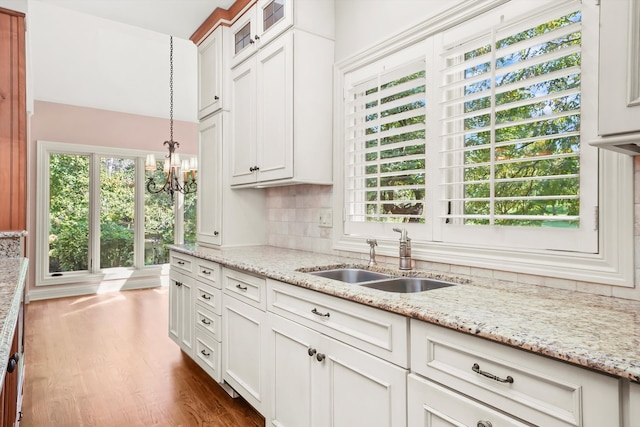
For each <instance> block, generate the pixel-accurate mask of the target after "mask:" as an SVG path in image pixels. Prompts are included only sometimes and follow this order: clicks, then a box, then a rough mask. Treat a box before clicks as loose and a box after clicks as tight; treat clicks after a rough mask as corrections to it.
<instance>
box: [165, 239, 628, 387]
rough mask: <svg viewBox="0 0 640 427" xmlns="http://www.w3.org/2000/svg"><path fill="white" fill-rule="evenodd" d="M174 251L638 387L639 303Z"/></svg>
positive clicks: (280, 253)
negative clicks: (418, 284) (421, 287)
mask: <svg viewBox="0 0 640 427" xmlns="http://www.w3.org/2000/svg"><path fill="white" fill-rule="evenodd" d="M171 249H173V250H176V251H178V252H182V253H185V254H189V255H194V256H196V257H199V258H203V259H208V260H211V261H214V262H217V263H220V264H222V265H225V266H227V267H231V268H236V269H241V270H245V271H247V272H250V273H256V274H259V275H263V276H266V277H269V278H272V279H275V280H279V281H282V282H287V283H291V284H294V285H297V286H300V287H304V288H308V289H313V290H316V291H319V292H323V293H326V294H330V295H334V296H337V297H340V298H344V299H348V300H351V301H356V302H358V303H362V304H366V305H369V306H372V307H377V308H380V309H383V310H387V311H390V312H394V313H398V314H402V315H405V316H408V317H410V318H414V319H419V320H423V321H426V322H430V323H434V324H438V325H442V326H445V327H447V328H450V329H454V330H458V331H461V332H465V333H469V334H472V335H476V336H480V337H483V338H486V339H489V340H492V341H496V342H499V343H503V344H507V345H510V346H513V347H516V348H520V349H524V350H529V351H532V352H534V353H537V354H541V355H545V356H549V357H551V358H555V359H559V360H563V361H567V362H569V363H572V364H575V365H579V366H583V367H587V368H591V369H594V370H596V371H599V372H602V373H607V374H610V375H614V376H617V377H622V378H629V379H631V380H632V381H636V382H640V302H639V301H632V300H625V299H618V298H611V297H605V296H599V295H592V294H587V293H580V292H572V291H565V290H560V289H552V288H547V287H541V286H534V285H521V284H507V283H494V282H492V281H490V280H489V279H475V278H474V279H470V278H468V277H461V276H455V275H443V274H438V275H433V274H430V273H429V272H420V271H415V270H414V271H412V272H410V274H411V275H416V276H422V277H434V278H439V279H444V280H449V281H453V282H456V283H460V286H450V287H446V288H441V289H437V290H432V291H428V292H418V293H409V294H397V293H391V292H383V291H378V290H375V289H368V288H364V287H361V286H358V285H353V284H346V283H342V282H338V281H335V280H330V279H325V278H322V277H317V276H313V275H310V274H308V273H306V272H303V271H313V270H320V269H326V267H330V266H333V267H339V266H355V265H358V266H363V265H366V262H363V261H362V260H359V259H356V258H353V259H351V258H344V257H337V256H330V255H323V254H316V253H311V252H304V251H296V250H290V249H282V248H276V247H270V246H257V247H243V248H230V249H210V248H204V247H199V246H195V245H174V246H171ZM376 269H377V270H380V271H384V272H390V273H393V274H397V275H401V274H405V275H406V272H401V271H399V270H393V269H391V270H389V269H384V268H376ZM299 270H302V271H299Z"/></svg>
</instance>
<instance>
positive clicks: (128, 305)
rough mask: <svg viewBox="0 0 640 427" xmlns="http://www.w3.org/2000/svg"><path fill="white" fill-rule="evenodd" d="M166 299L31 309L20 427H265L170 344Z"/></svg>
mask: <svg viewBox="0 0 640 427" xmlns="http://www.w3.org/2000/svg"><path fill="white" fill-rule="evenodd" d="M167 307H168V291H167V289H166V288H155V289H146V290H136V291H125V292H118V293H108V294H100V295H92V296H83V297H73V298H64V299H55V300H46V301H35V302H32V303H30V304H28V305H27V308H26V328H25V329H26V331H25V339H26V343H25V352H26V355H25V363H26V368H25V384H24V400H23V404H22V413H23V416H22V421H21V423H20V425H21V427H30V426H38V427H40V426H47V427H48V426H56V427H66V426H73V427H75V426H105V427H112V426H113V427H120V426H123V427H124V426H127V427H129V426H131V427H134V426H145V427H146V426H224V427H254V426H255V427H257V426H260V427H262V426H264V418H262V417H261V416H260V415H259V414H258V413H257V412H255V411H254V410H253V408H251V406H249V404H247V403H246V402H245V401H243V400H242V399H241V398H238V399H232V398H231V397H230V396H229V395H228V394H227V393H225V392H224V391H223V390H222V389H221V388H220V387H219V386H218V385H217V384H216V382H215V381H213V380H212V379H211V378H210V377H209V376H208V375H207V374H206V373H204V371H202V370H201V369H200V367H199V366H197V365H196V364H195V362H193V361H192V360H191V359H189V357H188V356H185V355H183V354H182V352H181V351H180V349H179V347H178V346H177V345H176V344H175V343H174V342H173V341H171V340H170V339H169V338H168V336H167Z"/></svg>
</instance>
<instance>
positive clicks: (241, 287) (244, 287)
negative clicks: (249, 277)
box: [236, 283, 247, 291]
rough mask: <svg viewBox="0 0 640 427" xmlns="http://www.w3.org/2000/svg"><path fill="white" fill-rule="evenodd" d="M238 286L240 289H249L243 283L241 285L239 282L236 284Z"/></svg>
mask: <svg viewBox="0 0 640 427" xmlns="http://www.w3.org/2000/svg"><path fill="white" fill-rule="evenodd" d="M236 288H238V289H240V290H241V291H246V290H247V287H246V286H242V285H241V284H239V283H238V284H237V285H236Z"/></svg>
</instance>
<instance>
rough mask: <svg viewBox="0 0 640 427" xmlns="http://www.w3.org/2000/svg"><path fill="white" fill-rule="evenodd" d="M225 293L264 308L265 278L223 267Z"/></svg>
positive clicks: (261, 308)
mask: <svg viewBox="0 0 640 427" xmlns="http://www.w3.org/2000/svg"><path fill="white" fill-rule="evenodd" d="M223 275H224V277H223V283H224V291H225V293H226V294H228V295H231V296H233V297H235V298H237V299H239V300H240V301H243V302H245V303H247V304H249V305H251V306H253V307H256V308H258V309H260V310H262V311H264V310H266V305H267V303H266V286H267V285H266V280H265V279H264V278H262V277H257V276H252V275H251V274H247V273H243V272H240V271H236V270H231V269H228V268H225V269H223Z"/></svg>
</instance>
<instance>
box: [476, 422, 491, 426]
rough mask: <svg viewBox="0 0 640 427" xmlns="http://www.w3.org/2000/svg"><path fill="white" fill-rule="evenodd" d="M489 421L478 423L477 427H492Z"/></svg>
mask: <svg viewBox="0 0 640 427" xmlns="http://www.w3.org/2000/svg"><path fill="white" fill-rule="evenodd" d="M492 426H493V424H491V421H478V426H477V427H492Z"/></svg>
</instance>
